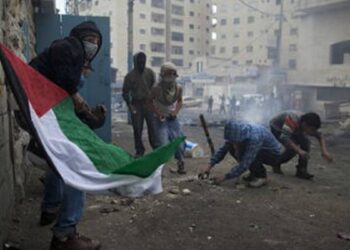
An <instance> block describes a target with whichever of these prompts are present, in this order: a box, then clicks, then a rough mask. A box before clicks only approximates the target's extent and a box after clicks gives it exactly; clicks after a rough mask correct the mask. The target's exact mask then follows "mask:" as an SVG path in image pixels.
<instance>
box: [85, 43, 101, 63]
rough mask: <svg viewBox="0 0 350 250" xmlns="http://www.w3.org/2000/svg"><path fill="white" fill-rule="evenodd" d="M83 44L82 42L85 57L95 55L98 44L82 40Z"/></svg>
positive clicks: (89, 57) (88, 57) (90, 57)
mask: <svg viewBox="0 0 350 250" xmlns="http://www.w3.org/2000/svg"><path fill="white" fill-rule="evenodd" d="M83 44H84V50H85V54H86V58H87V59H88V60H90V59H92V58H93V57H94V56H95V54H96V52H97V49H98V45H97V44H94V43H91V42H88V41H83Z"/></svg>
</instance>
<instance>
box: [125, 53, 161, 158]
mask: <svg viewBox="0 0 350 250" xmlns="http://www.w3.org/2000/svg"><path fill="white" fill-rule="evenodd" d="M146 60H147V57H146V55H145V53H143V52H139V53H136V54H135V55H134V69H133V70H131V71H130V72H129V73H128V74H127V75H126V76H125V78H124V84H123V99H124V100H125V102H126V104H127V106H128V108H129V111H130V114H131V121H132V126H133V130H134V143H135V151H136V153H135V156H136V157H139V156H142V155H143V154H144V152H145V147H144V145H143V142H142V131H143V123H144V120H146V123H147V131H148V139H149V142H150V144H151V146H152V148H154V147H155V144H154V129H153V127H152V113H151V112H149V110H148V109H147V107H146V101H147V98H148V96H149V93H150V91H151V88H152V87H153V85H154V83H155V80H156V77H155V74H154V72H153V71H152V70H151V69H150V68H147V67H146Z"/></svg>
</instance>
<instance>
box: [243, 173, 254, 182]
mask: <svg viewBox="0 0 350 250" xmlns="http://www.w3.org/2000/svg"><path fill="white" fill-rule="evenodd" d="M242 179H243V180H244V181H245V182H251V181H253V180H254V179H255V177H254V175H252V174H251V173H250V174H249V175H247V176H244V177H243V178H242Z"/></svg>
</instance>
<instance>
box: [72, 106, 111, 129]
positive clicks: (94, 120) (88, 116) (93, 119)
mask: <svg viewBox="0 0 350 250" xmlns="http://www.w3.org/2000/svg"><path fill="white" fill-rule="evenodd" d="M75 113H76V115H77V116H78V117H79V119H80V120H81V121H82V122H84V123H85V124H86V125H88V126H89V127H90V128H91V129H97V128H100V127H102V126H103V124H104V123H105V120H106V108H105V107H104V106H103V105H97V106H96V107H94V108H90V107H89V106H88V105H87V104H86V103H85V104H84V105H83V107H82V108H80V110H75Z"/></svg>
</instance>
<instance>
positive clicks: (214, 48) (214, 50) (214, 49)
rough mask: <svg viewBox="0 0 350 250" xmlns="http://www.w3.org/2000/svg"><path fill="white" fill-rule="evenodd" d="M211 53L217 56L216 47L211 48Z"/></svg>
mask: <svg viewBox="0 0 350 250" xmlns="http://www.w3.org/2000/svg"><path fill="white" fill-rule="evenodd" d="M210 53H211V54H213V55H215V53H216V47H215V46H211V48H210Z"/></svg>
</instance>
